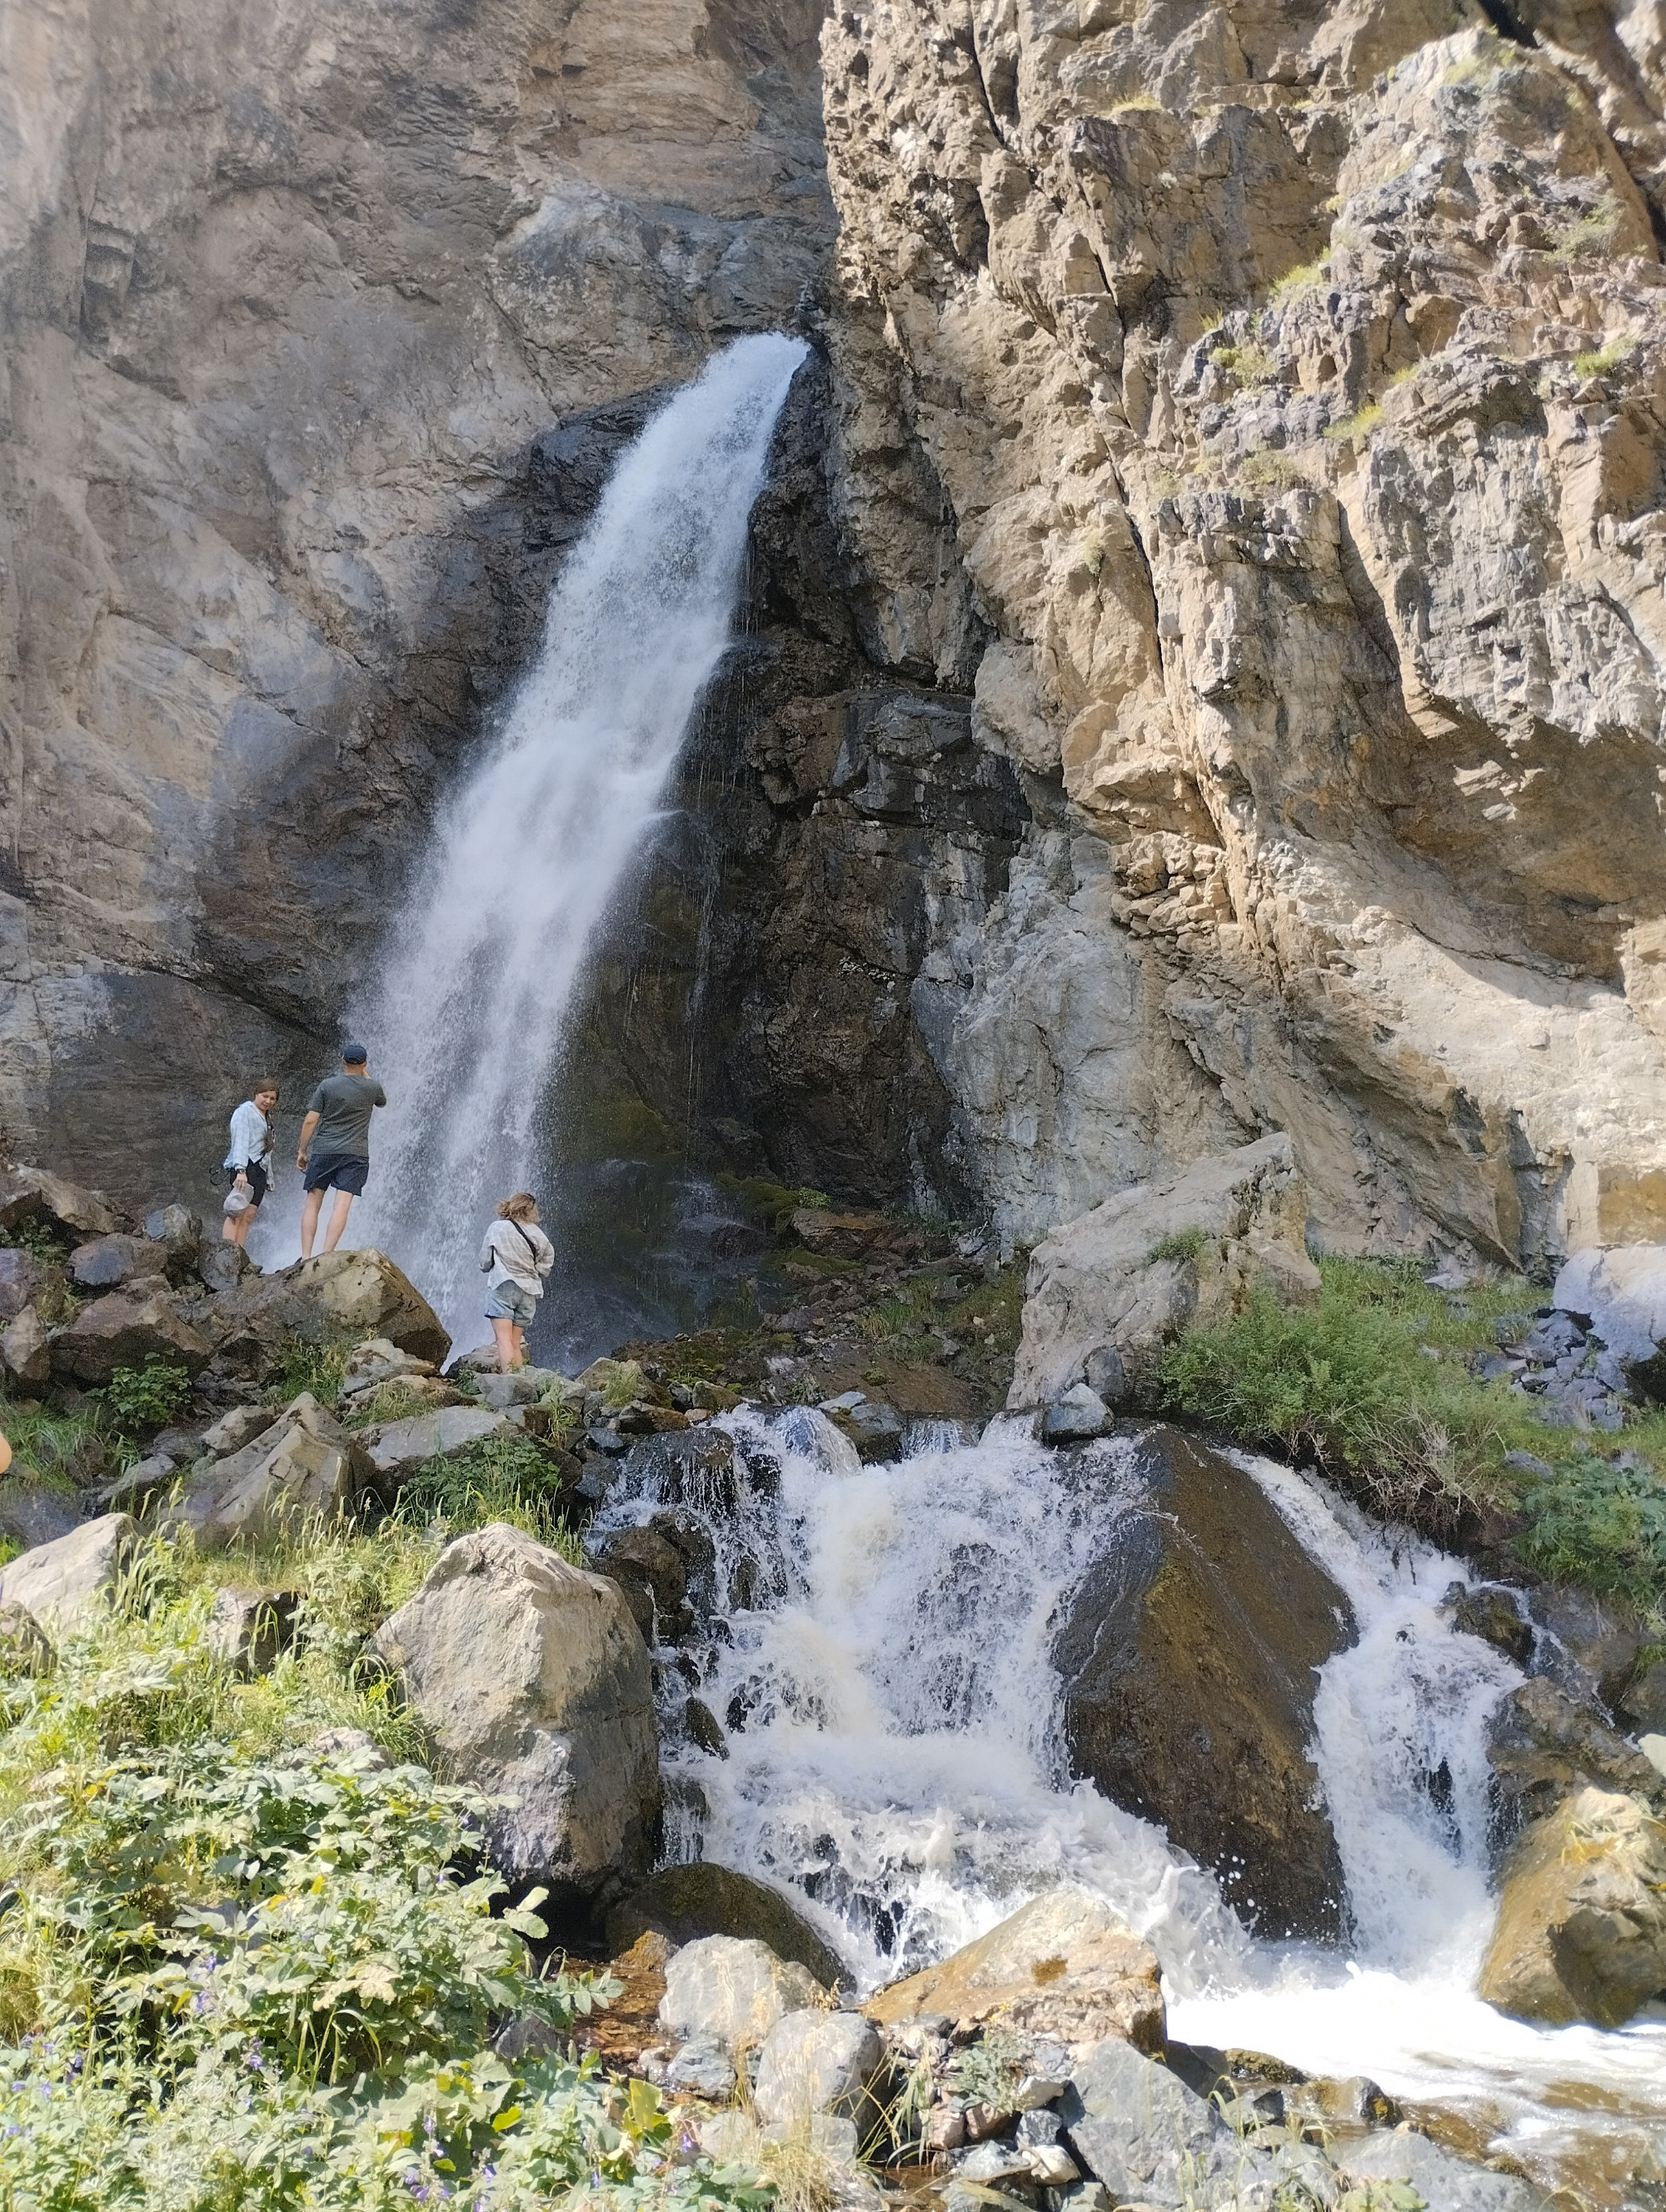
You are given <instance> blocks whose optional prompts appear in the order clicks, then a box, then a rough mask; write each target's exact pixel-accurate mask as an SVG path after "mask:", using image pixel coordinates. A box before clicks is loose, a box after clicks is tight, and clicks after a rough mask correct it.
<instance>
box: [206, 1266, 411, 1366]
mask: <svg viewBox="0 0 1666 2212" xmlns="http://www.w3.org/2000/svg"><path fill="white" fill-rule="evenodd" d="M216 1304H217V1311H216V1317H215V1326H216V1334H217V1339H218V1346H217V1349H218V1357H219V1364H222V1365H225V1366H228V1367H231V1368H234V1369H239V1370H243V1371H246V1372H248V1373H250V1374H261V1373H264V1372H265V1371H266V1370H267V1369H268V1368H270V1367H271V1365H272V1364H274V1363H275V1362H276V1361H277V1359H278V1358H281V1357H282V1355H283V1350H284V1348H285V1346H286V1345H287V1344H288V1343H289V1341H290V1340H294V1339H299V1340H301V1342H303V1343H306V1344H350V1345H357V1344H360V1343H362V1341H363V1340H364V1339H366V1338H367V1337H380V1338H382V1339H383V1340H385V1341H386V1342H387V1343H389V1344H392V1346H394V1347H395V1349H396V1350H397V1351H399V1352H411V1353H413V1354H414V1355H415V1356H416V1358H418V1359H424V1360H429V1361H431V1362H432V1363H433V1364H435V1366H437V1365H438V1364H440V1363H441V1361H442V1360H443V1359H444V1358H445V1357H446V1354H447V1352H449V1351H450V1349H451V1339H450V1337H449V1336H447V1334H446V1332H445V1330H444V1328H442V1327H441V1322H440V1317H439V1316H438V1315H437V1314H436V1313H435V1310H434V1309H433V1307H432V1306H431V1305H429V1302H428V1300H427V1299H426V1298H425V1297H423V1294H422V1292H421V1291H419V1290H417V1286H416V1285H415V1284H414V1283H412V1282H410V1280H409V1279H407V1277H406V1276H404V1274H403V1273H401V1272H400V1270H399V1269H398V1267H395V1266H394V1264H393V1262H392V1260H390V1259H389V1258H388V1257H387V1255H386V1253H382V1252H377V1251H375V1250H373V1249H371V1248H370V1247H369V1246H368V1245H367V1246H364V1247H362V1249H358V1250H356V1251H350V1252H325V1253H321V1254H320V1255H319V1256H318V1257H317V1258H316V1259H313V1260H297V1261H295V1264H294V1265H293V1266H292V1267H281V1268H279V1269H278V1270H277V1273H275V1274H271V1275H255V1276H252V1277H250V1278H248V1279H246V1280H245V1281H243V1282H240V1283H239V1284H238V1285H236V1287H235V1288H234V1289H233V1290H230V1291H226V1292H225V1293H224V1294H223V1295H222V1297H220V1298H219V1300H218V1301H217V1302H216Z"/></svg>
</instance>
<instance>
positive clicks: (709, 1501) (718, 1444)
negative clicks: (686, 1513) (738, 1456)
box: [622, 1424, 736, 1515]
mask: <svg viewBox="0 0 1666 2212" xmlns="http://www.w3.org/2000/svg"><path fill="white" fill-rule="evenodd" d="M627 1449H628V1456H627V1458H626V1460H625V1462H624V1466H623V1469H622V1475H623V1480H625V1481H626V1482H627V1483H628V1484H629V1490H630V1493H631V1495H633V1496H635V1497H638V1498H650V1499H652V1500H653V1501H654V1503H655V1504H660V1505H687V1506H690V1507H692V1508H693V1510H695V1511H696V1512H697V1513H708V1514H720V1515H727V1514H732V1513H733V1511H734V1509H735V1500H736V1489H735V1455H734V1444H733V1441H732V1440H731V1438H730V1437H727V1436H726V1435H725V1433H724V1432H723V1431H722V1430H721V1429H713V1428H709V1427H707V1426H706V1425H703V1424H702V1425H701V1426H700V1427H699V1428H696V1429H681V1430H672V1431H666V1433H665V1434H663V1435H659V1436H652V1437H643V1438H642V1439H641V1442H640V1443H633V1444H630V1445H629V1446H628V1448H627Z"/></svg>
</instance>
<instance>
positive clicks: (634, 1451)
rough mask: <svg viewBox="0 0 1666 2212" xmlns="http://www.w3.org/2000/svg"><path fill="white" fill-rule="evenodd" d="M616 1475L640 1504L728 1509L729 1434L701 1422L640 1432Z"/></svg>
mask: <svg viewBox="0 0 1666 2212" xmlns="http://www.w3.org/2000/svg"><path fill="white" fill-rule="evenodd" d="M598 1364H599V1363H598ZM581 1379H582V1378H581ZM618 1480H621V1481H622V1482H623V1483H624V1484H625V1486H626V1487H627V1488H628V1490H629V1493H630V1495H631V1496H632V1497H633V1498H638V1499H641V1501H642V1502H643V1503H644V1504H655V1505H686V1506H690V1507H692V1509H693V1510H695V1511H696V1513H711V1514H719V1515H723V1514H730V1513H733V1511H734V1510H735V1501H736V1495H737V1492H736V1488H735V1457H734V1442H733V1438H732V1437H728V1436H727V1435H726V1434H725V1433H724V1431H722V1430H721V1429H713V1428H707V1427H704V1426H702V1427H700V1428H697V1429H681V1430H675V1429H673V1430H669V1431H666V1433H665V1434H663V1435H661V1436H654V1437H642V1439H641V1442H640V1443H634V1444H632V1445H631V1447H630V1449H629V1451H627V1452H626V1453H625V1454H624V1455H623V1458H622V1460H621V1461H620V1463H619V1476H618Z"/></svg>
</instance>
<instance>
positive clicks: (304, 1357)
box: [266, 1337, 347, 1406]
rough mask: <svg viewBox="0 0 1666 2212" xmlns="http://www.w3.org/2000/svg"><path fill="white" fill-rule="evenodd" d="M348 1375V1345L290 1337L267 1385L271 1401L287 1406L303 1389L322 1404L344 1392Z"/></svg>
mask: <svg viewBox="0 0 1666 2212" xmlns="http://www.w3.org/2000/svg"><path fill="white" fill-rule="evenodd" d="M346 1376H347V1349H346V1346H344V1345H339V1344H307V1343H305V1342H303V1341H302V1340H301V1339H300V1338H299V1337H291V1338H290V1339H289V1342H288V1343H287V1344H286V1345H285V1346H284V1347H283V1358H282V1359H281V1360H280V1361H279V1362H278V1364H277V1368H276V1370H274V1372H273V1375H272V1377H271V1381H270V1383H268V1384H267V1386H266V1401H267V1403H268V1404H269V1405H274V1406H287V1405H288V1404H289V1401H290V1399H292V1398H298V1397H300V1395H301V1393H302V1391H310V1392H311V1394H312V1395H313V1397H314V1398H316V1399H317V1400H318V1401H319V1404H320V1405H321V1406H331V1405H333V1404H334V1403H335V1401H336V1400H337V1398H338V1397H339V1396H340V1395H341V1386H342V1384H343V1383H344V1381H345V1379H346Z"/></svg>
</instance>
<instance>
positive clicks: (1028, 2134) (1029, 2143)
mask: <svg viewBox="0 0 1666 2212" xmlns="http://www.w3.org/2000/svg"><path fill="white" fill-rule="evenodd" d="M1059 2094H1060V2095H1061V2096H1062V2095H1063V2094H1064V2090H1063V2087H1061V2088H1060V2090H1059ZM1063 2132H1064V2122H1063V2121H1062V2120H1061V2118H1059V2116H1058V2114H1057V2113H1056V2112H1049V2111H1048V2110H1047V2109H1046V2107H1045V2106H1042V2107H1040V2108H1038V2109H1037V2110H1035V2111H1031V2112H1020V2113H1019V2115H1018V2142H1020V2143H1022V2144H1023V2145H1024V2146H1025V2148H1026V2149H1031V2150H1033V2149H1034V2148H1037V2145H1039V2144H1042V2143H1055V2142H1057V2141H1058V2140H1059V2137H1060V2136H1061V2134H1062V2133H1063Z"/></svg>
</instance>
